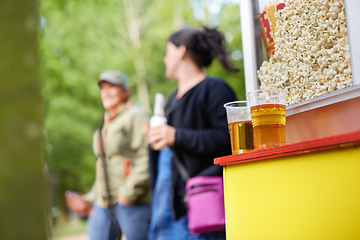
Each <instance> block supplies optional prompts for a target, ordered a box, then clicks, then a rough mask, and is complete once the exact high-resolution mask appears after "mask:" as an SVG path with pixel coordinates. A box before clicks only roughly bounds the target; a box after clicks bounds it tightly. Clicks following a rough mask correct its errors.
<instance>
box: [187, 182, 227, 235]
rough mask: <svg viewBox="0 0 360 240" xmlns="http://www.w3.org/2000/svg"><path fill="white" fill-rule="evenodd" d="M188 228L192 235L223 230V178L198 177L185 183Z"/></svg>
mask: <svg viewBox="0 0 360 240" xmlns="http://www.w3.org/2000/svg"><path fill="white" fill-rule="evenodd" d="M186 202H187V206H188V226H189V230H190V232H191V233H192V234H200V233H208V232H215V231H221V230H224V229H225V209H224V189H223V178H222V177H219V176H198V177H193V178H190V179H189V180H188V181H187V182H186Z"/></svg>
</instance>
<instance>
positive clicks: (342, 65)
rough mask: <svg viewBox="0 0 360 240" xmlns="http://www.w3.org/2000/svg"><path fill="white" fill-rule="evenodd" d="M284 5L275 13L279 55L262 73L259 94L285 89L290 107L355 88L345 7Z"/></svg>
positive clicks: (323, 1)
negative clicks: (269, 89)
mask: <svg viewBox="0 0 360 240" xmlns="http://www.w3.org/2000/svg"><path fill="white" fill-rule="evenodd" d="M284 2H285V4H286V6H285V7H284V8H283V9H282V10H281V11H278V12H276V11H275V10H274V14H273V15H275V16H276V19H277V25H276V32H273V35H271V34H270V36H275V38H273V40H274V42H275V43H274V45H273V48H274V51H273V55H272V56H271V58H269V60H268V61H264V62H263V63H262V65H261V67H260V69H259V70H258V78H259V80H260V89H267V88H281V89H285V90H286V91H287V105H288V106H289V105H292V104H295V103H299V102H302V101H306V100H309V99H312V98H316V97H319V96H322V95H325V94H328V93H331V92H334V91H337V90H340V89H343V88H346V87H350V86H352V84H353V83H352V72H351V61H350V51H349V43H348V35H347V27H346V17H345V7H344V1H343V0H331V1H329V0H316V1H309V0H286V1H284ZM273 6H274V7H276V4H275V5H273ZM267 14H268V15H269V14H270V13H269V10H267ZM268 15H265V16H264V19H266V17H267V16H268ZM270 22H271V21H270ZM271 23H272V22H271ZM271 27H272V26H271ZM267 35H269V34H267Z"/></svg>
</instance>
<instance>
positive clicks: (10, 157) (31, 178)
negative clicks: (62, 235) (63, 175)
mask: <svg viewBox="0 0 360 240" xmlns="http://www.w3.org/2000/svg"><path fill="white" fill-rule="evenodd" d="M37 14H38V2H37V1H36V0H27V1H23V0H3V1H1V2H0V39H1V44H0V53H1V58H0V79H1V80H0V99H1V100H0V112H1V114H0V133H1V134H0V213H1V217H0V239H34V240H41V239H48V238H49V236H48V234H49V231H47V230H48V229H47V227H48V226H49V224H48V223H49V221H48V219H49V218H50V215H49V214H48V213H49V211H48V208H47V206H48V202H47V201H46V200H45V199H46V196H45V184H44V183H45V181H44V179H45V174H46V172H45V170H44V163H43V162H42V149H41V148H42V146H41V144H42V126H41V125H42V102H41V84H40V78H39V69H38V66H39V60H38V49H37V25H38V16H37Z"/></svg>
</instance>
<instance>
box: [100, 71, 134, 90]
mask: <svg viewBox="0 0 360 240" xmlns="http://www.w3.org/2000/svg"><path fill="white" fill-rule="evenodd" d="M102 81H106V82H109V83H112V84H114V85H117V86H121V87H123V88H125V89H129V84H128V81H127V77H126V75H125V74H124V73H122V72H120V71H117V70H108V71H105V72H103V73H101V75H100V79H99V81H98V85H99V86H100V83H101V82H102Z"/></svg>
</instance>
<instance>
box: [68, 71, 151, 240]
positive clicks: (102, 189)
mask: <svg viewBox="0 0 360 240" xmlns="http://www.w3.org/2000/svg"><path fill="white" fill-rule="evenodd" d="M98 85H99V87H100V96H101V101H102V104H103V107H104V109H105V114H104V126H102V127H101V129H98V130H96V131H95V133H94V136H93V151H94V154H95V156H96V157H97V161H96V180H95V183H94V185H93V187H92V191H90V192H89V193H88V194H86V195H82V196H81V197H82V199H83V200H84V201H83V203H84V205H83V206H81V204H79V205H78V207H77V208H76V209H75V211H77V212H78V213H80V214H82V213H84V211H85V210H86V209H85V208H86V202H92V203H93V207H92V212H91V214H90V216H89V220H88V234H89V238H90V240H113V239H115V232H114V229H115V226H114V222H113V221H112V219H111V217H112V216H113V215H115V216H116V219H117V221H118V222H119V225H120V228H121V231H122V233H123V234H124V235H125V237H126V239H127V240H143V239H146V236H147V233H148V228H149V224H150V216H151V207H150V205H149V201H150V195H149V193H150V192H149V173H148V166H149V164H148V163H149V161H148V144H147V141H146V134H147V130H148V117H147V115H146V114H145V112H144V111H143V110H142V109H141V108H140V107H138V106H135V105H132V104H131V103H129V102H128V99H129V96H130V91H129V85H128V82H127V77H126V75H125V74H123V73H122V72H119V71H105V72H103V73H102V74H101V76H100V80H99V81H98ZM100 132H101V134H100ZM100 136H101V139H100ZM100 140H102V145H103V147H102V146H101V141H100ZM103 150H104V155H103ZM105 170H106V172H105ZM70 209H71V207H70ZM111 211H112V212H111ZM113 213H114V214H113Z"/></svg>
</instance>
